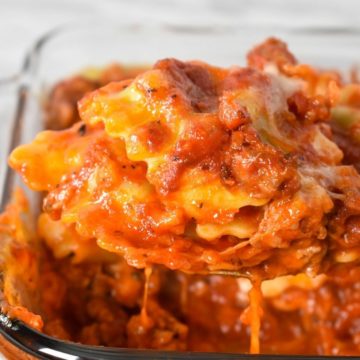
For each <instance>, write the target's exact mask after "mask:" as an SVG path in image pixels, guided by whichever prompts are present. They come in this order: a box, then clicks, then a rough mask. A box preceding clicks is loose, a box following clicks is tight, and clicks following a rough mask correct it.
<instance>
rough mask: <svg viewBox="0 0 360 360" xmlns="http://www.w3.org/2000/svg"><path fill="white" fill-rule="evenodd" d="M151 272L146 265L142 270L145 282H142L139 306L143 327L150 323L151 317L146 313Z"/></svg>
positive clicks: (150, 268)
mask: <svg viewBox="0 0 360 360" xmlns="http://www.w3.org/2000/svg"><path fill="white" fill-rule="evenodd" d="M151 274H152V267H151V266H147V267H146V268H145V270H144V275H145V284H144V295H143V302H142V307H141V322H142V325H143V326H144V327H145V328H147V327H148V326H150V324H151V319H150V317H149V315H148V313H147V304H148V298H149V282H150V278H151Z"/></svg>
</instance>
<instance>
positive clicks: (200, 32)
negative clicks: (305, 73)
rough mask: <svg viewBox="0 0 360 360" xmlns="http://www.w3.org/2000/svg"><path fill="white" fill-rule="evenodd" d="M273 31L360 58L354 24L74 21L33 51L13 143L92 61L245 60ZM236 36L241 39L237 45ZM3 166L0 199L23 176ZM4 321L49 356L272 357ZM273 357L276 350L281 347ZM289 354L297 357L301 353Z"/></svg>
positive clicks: (319, 60)
mask: <svg viewBox="0 0 360 360" xmlns="http://www.w3.org/2000/svg"><path fill="white" fill-rule="evenodd" d="M270 35H271V36H277V37H279V38H281V39H283V40H284V41H286V42H287V43H288V44H289V46H290V48H291V49H292V50H293V52H294V53H295V54H296V55H297V56H298V58H299V59H301V61H303V62H304V63H310V64H313V65H318V66H323V67H326V68H336V69H341V70H343V71H346V70H348V69H349V68H351V67H352V66H354V65H357V64H356V61H358V58H359V57H358V54H357V53H356V49H357V47H358V46H357V45H358V44H359V43H360V41H359V34H358V32H357V31H355V30H354V31H341V29H338V30H334V31H332V30H331V29H301V28H298V29H293V30H289V29H275V30H274V29H267V28H260V29H257V31H256V32H254V30H253V29H252V28H247V27H231V26H229V27H221V28H215V29H212V28H211V27H201V26H199V27H196V26H194V27H182V26H169V25H163V26H160V25H153V26H143V25H133V24H130V25H118V24H108V25H106V26H104V25H91V26H87V25H74V26H71V27H68V28H63V29H59V30H55V31H53V32H51V33H49V34H47V35H46V36H44V38H42V39H41V40H40V41H39V42H38V43H37V44H36V45H35V46H34V48H33V49H32V50H31V51H30V53H29V55H28V57H27V59H26V61H25V64H24V68H23V72H22V74H21V76H20V77H19V79H18V80H17V81H18V83H17V86H18V87H17V91H18V98H17V99H18V101H17V108H16V112H15V115H14V117H13V119H12V127H13V129H12V133H11V136H10V137H9V139H10V148H14V147H15V146H17V145H18V144H20V143H27V142H29V141H30V140H31V139H32V138H33V137H34V136H35V134H36V133H37V132H38V131H40V130H41V129H42V127H43V125H42V122H41V121H40V120H39V119H41V118H42V106H43V98H44V94H46V93H47V91H48V90H49V88H50V87H51V86H52V85H53V84H55V83H56V82H57V81H59V80H61V79H63V78H66V77H68V76H69V75H71V74H75V73H78V72H79V71H80V70H82V69H84V68H86V67H88V66H97V67H103V66H106V65H108V64H111V63H113V62H114V61H118V62H119V63H122V64H131V65H139V66H142V65H146V64H152V63H154V62H155V61H156V60H158V59H161V58H166V57H169V56H171V57H175V58H179V59H182V60H191V59H201V60H204V61H207V62H209V63H211V64H214V65H220V66H230V65H232V64H239V65H241V64H242V63H243V61H244V59H245V53H246V52H247V50H248V49H250V48H251V47H252V46H253V45H254V44H256V43H259V42H261V41H262V40H264V39H265V38H267V37H269V36H270ZM234 43H235V44H237V45H236V46H232V45H231V44H234ZM319 44H321V45H319ZM319 46H321V51H319ZM334 49H336V51H334ZM4 174H6V176H5V177H4V179H3V182H4V185H3V192H2V199H1V205H2V207H4V205H5V204H6V203H7V202H8V201H9V196H10V194H11V191H12V189H13V188H14V186H15V185H18V184H20V182H19V180H18V179H17V177H15V176H14V174H13V173H12V172H9V171H8V172H4ZM28 196H29V198H30V200H31V206H32V210H33V213H36V212H37V211H38V208H39V201H38V198H37V197H36V196H34V195H33V194H31V193H28ZM1 321H2V322H1V325H2V327H1V332H2V335H3V336H4V337H5V338H6V339H8V340H9V342H11V343H13V344H15V345H16V346H17V347H19V348H20V349H22V350H25V351H26V352H28V353H30V354H32V355H34V356H37V357H40V358H45V359H47V358H49V359H57V358H59V359H98V358H104V359H107V358H108V359H112V358H131V357H133V358H142V357H145V358H173V359H176V358H179V359H181V358H186V357H191V358H204V359H205V358H206V359H209V358H221V359H225V358H242V357H244V358H249V357H255V358H262V357H266V355H258V356H256V355H253V356H251V355H239V354H210V353H206V354H201V353H177V352H165V351H164V352H156V351H150V350H144V351H143V350H131V349H110V348H102V347H91V346H85V345H78V344H74V343H67V342H64V341H60V340H57V339H55V338H50V337H48V336H46V335H43V334H40V333H37V332H36V331H35V330H33V329H31V328H29V327H27V326H26V325H24V324H22V323H21V322H18V321H12V320H9V319H8V318H7V317H6V316H4V315H3V316H2V317H1ZM270 357H271V358H273V359H274V358H277V356H275V355H271V356H270ZM17 358H19V357H17ZM279 358H283V356H279ZM285 358H286V356H285ZM288 358H292V359H295V358H297V356H291V357H288ZM301 358H304V357H301ZM305 358H306V357H305ZM307 358H309V359H310V358H315V357H307ZM316 358H321V357H316Z"/></svg>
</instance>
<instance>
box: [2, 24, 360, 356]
mask: <svg viewBox="0 0 360 360" xmlns="http://www.w3.org/2000/svg"><path fill="white" fill-rule="evenodd" d="M90 23H91V21H90V20H86V21H81V22H78V23H68V24H64V25H60V26H57V27H55V28H53V29H51V30H50V31H47V32H45V33H44V34H43V35H42V36H41V37H39V38H38V40H36V41H35V42H34V44H33V46H32V47H31V48H30V50H29V51H28V52H27V53H26V55H25V58H24V61H23V63H22V67H21V69H20V71H19V72H18V73H17V74H15V75H13V76H9V77H7V78H0V87H4V86H5V87H6V86H9V85H10V84H11V85H14V84H15V85H16V87H17V104H16V111H15V115H14V117H13V119H12V124H11V134H10V142H9V148H8V151H7V152H6V154H5V155H6V156H8V155H9V153H10V151H11V150H12V149H13V148H14V147H16V146H18V145H19V142H20V137H21V128H22V126H21V125H22V122H23V119H24V112H25V108H26V101H27V96H26V94H27V92H28V91H29V89H30V86H31V75H32V73H33V72H34V71H35V69H36V66H37V60H38V58H39V56H40V55H41V52H42V51H43V48H44V47H46V45H47V44H48V43H49V42H51V41H52V40H53V39H54V38H55V39H56V37H57V36H59V35H60V36H61V35H62V34H64V33H66V32H68V31H70V32H71V31H73V30H76V29H78V28H81V27H85V26H86V25H89V24H90ZM92 26H93V27H94V24H93V23H92ZM97 26H99V27H100V28H101V27H103V28H111V27H114V28H115V26H116V29H125V30H126V29H128V30H131V29H137V30H141V29H149V28H151V29H152V30H157V31H164V32H166V33H169V34H171V33H174V34H177V33H190V34H192V33H198V34H203V35H211V34H213V33H221V32H227V31H236V32H240V31H242V30H252V29H253V27H252V26H251V25H246V24H244V25H234V24H230V25H228V26H227V25H224V26H222V25H215V26H211V25H203V24H200V25H196V24H195V25H188V24H184V25H182V24H176V25H173V24H169V23H166V22H163V23H161V22H157V23H150V24H146V25H144V24H142V23H136V22H124V23H121V22H119V23H115V22H113V23H112V22H110V24H109V23H107V24H104V23H102V22H101V21H100V22H97V23H96V24H95V27H97ZM261 30H269V32H270V31H274V30H281V31H283V32H284V34H294V33H295V34H303V35H306V34H312V33H314V32H316V33H317V34H320V35H323V36H334V35H346V36H360V26H358V27H354V26H351V27H331V26H322V27H310V28H309V27H294V28H288V27H285V26H279V27H274V26H261ZM14 175H15V174H14V172H13V171H12V170H11V169H10V168H9V167H7V168H6V171H5V173H4V179H5V181H4V186H3V189H0V190H1V193H0V195H1V197H0V210H3V209H4V208H5V206H6V204H7V203H8V201H9V199H10V194H11V192H12V189H13V185H14V179H15V176H14ZM0 335H1V336H3V337H4V338H5V339H6V340H7V341H9V342H10V343H12V344H13V345H15V346H16V347H17V348H19V349H20V350H23V351H24V352H26V353H28V354H30V355H32V356H35V357H37V358H40V359H65V360H80V359H89V360H90V359H99V358H102V359H105V360H114V359H119V358H124V359H174V360H181V359H186V358H188V359H199V360H205V359H209V360H210V359H217V360H220V359H224V360H225V359H254V360H255V359H259V360H261V359H273V360H286V359H291V360H325V359H337V360H339V359H341V360H342V359H344V360H345V359H359V360H360V356H321V355H272V354H271V355H269V354H259V355H252V354H239V353H236V354H234V353H202V352H192V351H183V352H181V351H165V350H164V351H159V350H149V349H129V348H112V347H102V346H93V345H84V344H79V343H75V342H70V341H64V340H60V339H57V338H55V337H51V336H48V335H46V334H43V333H41V332H39V331H37V330H35V329H33V328H31V327H29V326H28V325H26V324H25V323H23V322H22V321H20V320H17V319H10V318H9V317H8V316H7V315H6V314H3V313H1V312H0ZM50 345H51V346H52V347H50Z"/></svg>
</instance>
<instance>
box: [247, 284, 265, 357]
mask: <svg viewBox="0 0 360 360" xmlns="http://www.w3.org/2000/svg"><path fill="white" fill-rule="evenodd" d="M249 300H250V305H249V309H250V328H251V336H250V354H259V353H260V326H261V315H262V308H261V301H262V293H261V282H258V281H257V282H253V287H252V289H251V290H250V292H249Z"/></svg>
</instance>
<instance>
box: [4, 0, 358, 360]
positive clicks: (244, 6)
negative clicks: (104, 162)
mask: <svg viewBox="0 0 360 360" xmlns="http://www.w3.org/2000/svg"><path fill="white" fill-rule="evenodd" d="M99 18H103V19H107V18H109V19H112V20H116V21H119V22H158V21H161V22H163V23H169V24H191V23H194V22H196V23H201V24H204V25H210V26H212V25H229V24H247V25H251V26H254V28H255V29H256V28H257V27H262V26H271V27H279V26H287V27H290V28H298V27H305V26H307V27H309V28H312V29H319V28H328V27H332V28H337V29H342V30H343V31H346V30H347V29H349V28H352V27H359V26H360V21H359V20H360V1H358V0H342V1H338V0H181V1H180V0H179V1H173V0H152V1H149V0H0V79H2V78H8V77H11V76H12V75H14V74H16V73H17V72H18V71H19V69H20V67H21V64H22V62H23V59H24V55H25V53H26V52H27V51H28V49H29V48H30V47H31V46H32V44H33V43H34V41H35V40H36V39H37V38H38V37H39V36H41V35H42V34H44V33H45V32H46V31H48V30H50V29H52V28H54V27H56V26H58V25H62V24H66V23H69V22H70V23H71V22H76V21H78V20H85V19H93V21H99V20H98V19H99ZM103 21H105V20H103ZM9 95H11V92H10V91H9V90H8V88H7V87H6V84H2V83H1V80H0V161H1V162H0V165H1V166H0V176H1V175H2V174H3V169H4V165H5V151H4V147H6V143H7V139H8V133H7V131H8V126H7V124H8V123H7V122H8V121H9V118H10V117H11V114H12V110H13V105H14V103H13V101H12V100H13V99H11V96H9ZM0 185H1V183H0ZM0 356H1V355H0Z"/></svg>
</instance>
